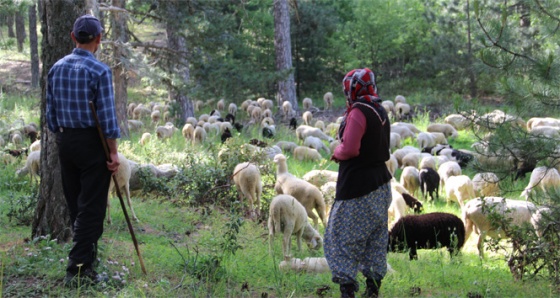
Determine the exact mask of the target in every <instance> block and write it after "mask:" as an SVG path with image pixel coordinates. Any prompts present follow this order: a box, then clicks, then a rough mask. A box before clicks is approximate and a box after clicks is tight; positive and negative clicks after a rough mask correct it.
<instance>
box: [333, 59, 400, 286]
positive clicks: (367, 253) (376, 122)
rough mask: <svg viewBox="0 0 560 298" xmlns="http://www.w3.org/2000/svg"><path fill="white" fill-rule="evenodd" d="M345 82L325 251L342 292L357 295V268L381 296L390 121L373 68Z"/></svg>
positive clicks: (388, 192)
mask: <svg viewBox="0 0 560 298" xmlns="http://www.w3.org/2000/svg"><path fill="white" fill-rule="evenodd" d="M342 83H343V87H344V95H345V96H346V100H347V102H346V106H347V111H346V114H345V119H344V121H343V122H342V124H341V126H340V130H339V139H340V141H341V144H340V145H339V146H338V147H337V148H336V150H335V151H334V153H333V156H332V158H331V159H333V160H334V161H336V162H339V163H340V166H339V170H338V182H337V186H336V197H335V202H334V204H333V207H332V209H331V213H330V217H329V224H328V227H327V230H326V232H325V256H326V258H327V261H328V263H329V267H330V268H331V270H332V281H333V282H335V283H338V284H340V291H341V297H354V293H355V292H356V291H357V290H358V283H357V281H356V275H357V272H358V270H359V271H360V272H362V274H363V275H364V276H365V277H366V292H365V296H366V297H377V296H378V294H379V287H380V286H381V280H382V279H383V277H384V276H385V274H386V272H387V241H388V240H387V237H388V235H387V234H388V231H387V220H388V215H387V210H388V209H389V205H390V204H391V187H390V180H391V174H390V172H389V170H388V169H387V166H386V165H385V161H387V160H388V159H389V138H390V123H389V119H388V117H387V113H386V112H385V110H384V109H383V107H382V106H381V99H380V98H379V96H378V95H377V86H376V83H375V75H374V73H373V72H372V71H371V70H369V69H368V68H364V69H355V70H352V71H350V72H349V73H348V74H346V76H345V77H344V80H343V81H342Z"/></svg>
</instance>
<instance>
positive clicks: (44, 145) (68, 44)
mask: <svg viewBox="0 0 560 298" xmlns="http://www.w3.org/2000/svg"><path fill="white" fill-rule="evenodd" d="M39 3H40V5H43V7H42V8H41V25H42V27H41V32H42V34H43V40H42V51H41V57H42V61H43V71H42V73H41V82H40V83H41V90H42V92H41V140H42V141H41V184H40V186H39V200H38V202H37V209H36V210H35V216H34V218H33V224H32V231H31V233H32V236H33V237H37V236H44V235H48V234H50V235H51V237H52V238H53V239H55V238H56V239H58V240H59V241H67V240H69V239H70V237H71V236H72V232H71V228H70V217H69V215H68V208H67V206H66V201H65V199H64V194H63V192H62V183H61V179H60V163H59V159H58V146H57V144H56V142H55V134H53V133H51V132H50V131H49V130H48V128H47V121H46V116H45V112H46V103H47V98H46V90H47V74H48V71H49V69H50V68H51V67H52V65H53V64H54V63H55V62H56V61H58V60H59V59H60V58H62V57H64V56H65V55H67V54H69V53H71V52H72V49H73V48H74V44H73V42H72V39H71V38H70V32H72V27H73V25H74V20H75V19H76V18H77V17H78V16H80V15H83V14H84V13H85V1H84V0H82V1H78V0H74V1H61V0H44V1H40V2H39Z"/></svg>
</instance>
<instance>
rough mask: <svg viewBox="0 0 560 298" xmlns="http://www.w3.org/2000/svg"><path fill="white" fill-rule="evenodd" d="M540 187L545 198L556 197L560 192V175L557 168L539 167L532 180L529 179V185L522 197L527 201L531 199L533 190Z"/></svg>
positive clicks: (532, 173) (532, 175) (533, 173)
mask: <svg viewBox="0 0 560 298" xmlns="http://www.w3.org/2000/svg"><path fill="white" fill-rule="evenodd" d="M536 187H538V190H540V191H542V193H543V194H544V195H545V196H554V195H555V194H558V193H559V191H560V174H559V173H558V170H556V169H555V168H548V167H544V166H543V167H537V168H535V169H534V170H533V172H531V178H529V184H528V185H527V187H525V189H524V190H523V192H521V197H524V198H525V199H526V200H528V199H529V197H530V196H531V193H532V192H533V190H536V189H535V188H536Z"/></svg>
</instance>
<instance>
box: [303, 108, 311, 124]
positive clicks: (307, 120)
mask: <svg viewBox="0 0 560 298" xmlns="http://www.w3.org/2000/svg"><path fill="white" fill-rule="evenodd" d="M301 118H302V119H303V123H305V125H311V120H312V119H313V114H312V113H311V112H310V111H305V112H303V115H302V116H301Z"/></svg>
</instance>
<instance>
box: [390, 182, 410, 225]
mask: <svg viewBox="0 0 560 298" xmlns="http://www.w3.org/2000/svg"><path fill="white" fill-rule="evenodd" d="M391 186H392V184H391ZM391 190H392V191H391V196H392V200H391V205H389V210H388V211H387V213H388V215H389V219H392V220H391V221H390V223H389V226H392V225H393V224H394V223H395V222H397V221H398V220H399V219H401V217H404V216H405V215H406V214H407V213H406V202H405V201H404V198H403V196H402V194H401V193H400V192H399V191H397V190H395V189H391Z"/></svg>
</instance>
